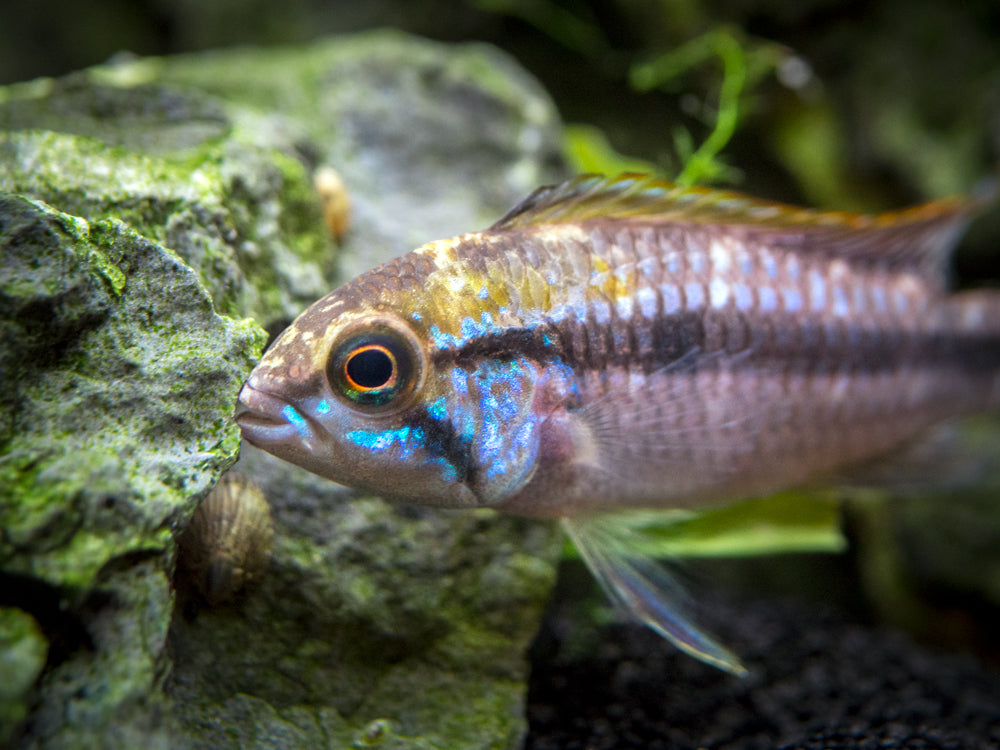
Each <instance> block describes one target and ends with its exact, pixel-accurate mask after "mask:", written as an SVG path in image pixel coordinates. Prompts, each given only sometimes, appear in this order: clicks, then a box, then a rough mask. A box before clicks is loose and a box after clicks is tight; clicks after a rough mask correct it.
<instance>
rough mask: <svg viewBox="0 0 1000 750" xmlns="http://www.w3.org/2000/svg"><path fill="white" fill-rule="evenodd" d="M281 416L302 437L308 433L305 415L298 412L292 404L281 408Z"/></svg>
mask: <svg viewBox="0 0 1000 750" xmlns="http://www.w3.org/2000/svg"><path fill="white" fill-rule="evenodd" d="M281 416H283V417H284V418H285V421H286V422H288V424H290V425H291V426H292V427H294V428H295V431H296V432H298V433H299V435H301V436H302V437H305V436H306V435H308V434H309V424H308V423H307V422H306V420H305V417H303V416H302V415H301V414H299V413H298V412H297V411H296V410H295V407H294V406H291V405H289V406H286V407H284V408H283V409H282V410H281Z"/></svg>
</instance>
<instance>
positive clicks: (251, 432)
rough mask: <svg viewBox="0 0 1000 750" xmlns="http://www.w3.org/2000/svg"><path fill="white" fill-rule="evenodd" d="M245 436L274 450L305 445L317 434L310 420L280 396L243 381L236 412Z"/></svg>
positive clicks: (263, 447) (251, 442) (261, 446)
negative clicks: (305, 442)
mask: <svg viewBox="0 0 1000 750" xmlns="http://www.w3.org/2000/svg"><path fill="white" fill-rule="evenodd" d="M233 419H234V420H235V421H236V424H238V425H239V427H240V430H241V431H242V433H243V438H244V439H245V440H246V441H247V442H248V443H250V444H251V445H255V446H257V447H258V448H262V449H264V450H266V451H270V452H274V451H275V449H276V448H279V446H292V445H296V446H297V445H301V444H302V443H303V442H304V441H308V440H309V439H310V438H311V437H312V436H313V427H312V425H311V424H310V420H309V419H308V418H307V417H306V416H304V415H303V414H302V413H301V412H300V411H299V410H298V409H296V408H295V407H294V406H293V405H292V404H290V403H289V402H287V401H285V400H284V399H282V398H279V397H278V396H275V395H273V394H271V393H268V392H266V391H263V390H259V389H257V388H254V387H253V386H252V385H251V384H250V381H247V382H246V383H244V384H243V388H242V390H240V395H239V399H238V401H237V403H236V412H235V414H234V415H233Z"/></svg>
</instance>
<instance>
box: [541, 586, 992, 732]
mask: <svg viewBox="0 0 1000 750" xmlns="http://www.w3.org/2000/svg"><path fill="white" fill-rule="evenodd" d="M700 598H701V599H702V602H703V603H704V604H705V605H707V606H706V607H705V610H704V614H703V617H702V618H701V619H702V620H703V621H704V622H706V623H710V624H711V627H710V629H711V631H712V632H714V633H715V634H717V635H718V636H720V637H721V638H722V639H723V641H724V642H725V643H726V644H727V645H729V646H730V647H732V648H733V650H735V651H736V652H737V653H738V654H740V656H741V657H742V658H743V659H744V663H745V664H746V666H747V667H749V668H750V670H751V675H750V676H749V677H747V678H744V679H740V678H737V677H732V676H729V675H727V674H724V673H722V672H720V671H718V670H715V669H713V668H711V667H708V666H705V665H703V664H701V663H700V662H697V661H695V660H694V659H691V658H690V657H688V656H685V655H683V654H681V653H680V652H678V651H677V650H676V649H674V648H673V647H671V646H670V645H669V644H667V643H666V642H664V641H663V640H661V639H660V638H659V637H658V636H656V635H655V634H653V633H652V632H651V631H648V630H647V629H645V628H642V627H638V626H632V625H608V626H605V627H600V628H598V627H596V626H590V628H589V630H590V632H589V633H583V634H582V635H581V633H580V632H579V630H580V627H581V626H580V624H579V623H580V620H579V618H578V617H576V618H573V617H570V616H569V615H568V613H567V611H566V610H565V608H563V609H560V607H559V606H556V607H554V608H553V609H552V611H551V612H550V613H549V616H548V618H547V620H546V623H545V625H544V626H543V629H542V632H541V633H540V634H539V637H538V639H537V641H536V643H535V646H534V649H533V664H532V682H531V687H530V693H529V698H528V719H529V723H530V730H529V735H528V738H527V740H526V742H525V746H524V747H525V750H609V749H610V748H615V749H619V748H620V749H622V750H625V749H628V748H642V749H643V750H666V749H668V748H669V749H671V750H672V749H674V748H677V749H686V748H691V749H692V750H693V749H694V748H706V749H709V748H710V749H712V750H723V749H725V750H736V749H737V748H739V750H751V749H753V750H756V749H758V748H759V749H761V750H764V749H765V748H767V749H769V750H770V749H772V748H817V749H819V748H824V749H829V750H835V749H836V748H863V749H866V750H867V749H869V748H870V749H871V750H875V749H876V748H879V749H883V748H955V749H959V748H961V749H964V748H1000V670H997V669H990V668H987V667H986V666H984V665H982V664H981V663H979V662H978V661H976V660H975V659H973V658H972V657H971V656H956V655H950V654H944V653H936V652H934V651H931V650H929V649H927V648H924V647H921V646H918V645H916V644H915V643H914V642H912V641H911V640H910V639H909V638H908V637H906V636H904V635H902V634H899V633H894V632H888V631H886V630H880V629H875V628H871V627H867V626H865V625H862V624H860V623H859V622H857V621H856V620H853V619H852V618H851V617H849V616H847V615H841V614H836V613H832V612H831V611H829V610H825V609H823V608H821V607H816V606H810V605H808V604H805V603H802V602H793V601H789V600H781V599H778V600H776V601H769V600H764V599H745V598H739V601H737V597H735V596H728V597H719V596H707V597H700ZM574 622H575V623H576V624H575V625H574V624H573V623H574ZM583 628H584V629H585V630H586V629H588V626H583ZM571 629H575V632H574V631H572V630H571ZM581 652H582V653H581Z"/></svg>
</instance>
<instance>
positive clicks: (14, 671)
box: [0, 607, 48, 743]
mask: <svg viewBox="0 0 1000 750" xmlns="http://www.w3.org/2000/svg"><path fill="white" fill-rule="evenodd" d="M47 652H48V641H47V640H46V639H45V636H44V635H43V634H42V632H41V630H40V629H39V627H38V623H37V622H36V621H35V619H34V618H33V617H32V616H31V615H29V614H28V613H27V612H24V611H23V610H20V609H15V608H13V607H3V608H0V674H3V676H4V679H3V682H2V683H0V743H7V742H8V741H9V740H10V738H11V735H12V734H13V732H14V729H15V728H16V727H17V726H18V724H20V722H21V721H23V720H24V717H25V715H26V714H27V710H28V699H29V696H30V693H31V691H32V689H33V687H34V685H35V681H36V680H37V679H38V675H39V674H41V672H42V667H44V666H45V657H46V654H47Z"/></svg>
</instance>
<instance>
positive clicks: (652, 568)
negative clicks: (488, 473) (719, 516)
mask: <svg viewBox="0 0 1000 750" xmlns="http://www.w3.org/2000/svg"><path fill="white" fill-rule="evenodd" d="M562 524H563V528H564V529H565V530H566V533H567V534H568V535H569V537H570V539H572V540H573V544H575V545H576V548H577V550H578V551H579V553H580V557H581V558H583V561H584V562H585V563H586V565H587V567H588V568H589V569H590V572H591V573H592V574H593V575H594V577H595V578H596V579H597V581H598V582H599V583H600V584H601V588H602V589H604V591H605V593H606V594H607V596H608V598H609V599H611V600H612V601H613V602H614V603H615V604H616V605H617V606H619V607H620V608H622V609H624V610H625V611H626V612H628V613H629V615H631V616H632V617H633V618H635V619H636V620H638V621H639V622H641V623H642V624H644V625H646V626H648V627H649V628H651V629H652V630H654V631H655V632H656V633H659V634H660V635H661V636H663V637H664V638H666V639H667V640H668V641H670V642H671V643H672V644H673V645H674V646H676V647H677V648H679V649H680V650H681V651H683V652H684V653H686V654H688V655H690V656H693V657H695V658H696V659H699V660H701V661H703V662H705V663H706V664H710V665H712V666H713V667H717V668H718V669H721V670H723V671H725V672H729V673H730V674H734V675H736V676H738V677H745V676H746V675H747V674H748V671H747V669H746V667H744V666H743V665H742V664H741V663H740V660H739V659H738V658H737V657H736V656H735V655H734V654H733V653H732V652H730V651H729V650H728V649H726V648H725V647H724V646H722V645H720V644H719V643H717V642H716V641H715V640H714V639H713V638H712V637H711V636H710V635H708V634H707V633H705V632H704V631H702V630H701V629H700V628H699V627H698V626H697V625H695V624H694V621H693V620H692V619H691V617H690V616H689V615H688V614H687V613H685V611H684V607H683V600H684V599H685V598H686V594H685V593H684V591H683V590H682V589H681V587H680V585H679V584H678V583H677V582H676V581H675V580H674V579H673V578H672V577H671V576H670V574H669V573H667V571H666V570H665V569H664V568H663V567H662V565H660V564H659V563H658V562H657V561H655V560H653V559H651V558H649V557H647V556H645V555H643V554H642V553H641V552H636V551H634V550H631V549H630V548H629V540H628V535H629V534H630V533H631V531H630V530H629V528H628V526H627V524H625V523H622V522H620V519H618V518H616V517H615V516H610V515H604V516H593V517H586V518H564V519H562Z"/></svg>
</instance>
